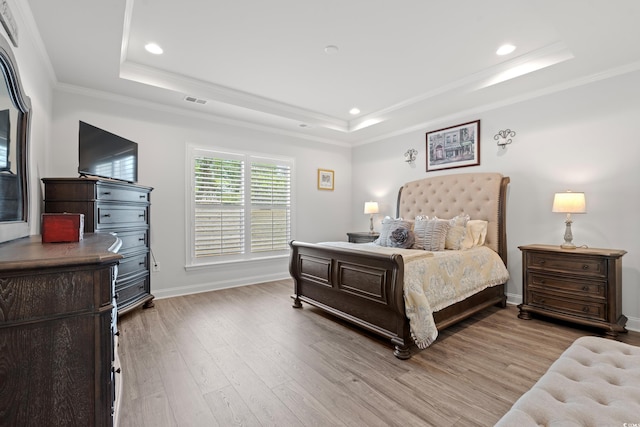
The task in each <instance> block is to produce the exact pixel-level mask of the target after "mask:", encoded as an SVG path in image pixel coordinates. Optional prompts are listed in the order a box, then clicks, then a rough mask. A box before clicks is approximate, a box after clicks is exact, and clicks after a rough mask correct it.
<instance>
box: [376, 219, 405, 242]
mask: <svg viewBox="0 0 640 427" xmlns="http://www.w3.org/2000/svg"><path fill="white" fill-rule="evenodd" d="M412 228H413V222H412V221H405V220H403V219H402V218H398V219H392V218H390V217H386V218H385V219H383V220H382V230H380V236H379V237H378V238H377V239H376V241H375V242H374V243H375V244H377V245H379V246H388V247H399V246H395V245H394V244H393V242H392V241H391V239H390V238H391V233H393V232H394V231H395V230H398V229H400V230H408V231H411V229H412Z"/></svg>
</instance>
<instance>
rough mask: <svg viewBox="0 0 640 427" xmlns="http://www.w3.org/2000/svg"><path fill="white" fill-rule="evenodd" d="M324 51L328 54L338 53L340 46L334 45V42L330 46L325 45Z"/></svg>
mask: <svg viewBox="0 0 640 427" xmlns="http://www.w3.org/2000/svg"><path fill="white" fill-rule="evenodd" d="M324 52H325V53H326V54H327V55H335V54H336V53H338V46H334V45H332V44H330V45H329V46H325V48H324Z"/></svg>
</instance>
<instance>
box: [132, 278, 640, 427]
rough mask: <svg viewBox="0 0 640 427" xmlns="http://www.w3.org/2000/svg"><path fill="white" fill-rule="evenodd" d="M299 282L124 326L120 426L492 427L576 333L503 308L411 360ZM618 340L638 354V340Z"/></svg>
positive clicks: (176, 304) (192, 303)
mask: <svg viewBox="0 0 640 427" xmlns="http://www.w3.org/2000/svg"><path fill="white" fill-rule="evenodd" d="M292 289H293V285H292V281H291V280H282V281H276V282H270V283H263V284H258V285H253V286H247V287H241V288H234V289H225V290H220V291H215V292H209V293H203V294H196V295H188V296H184V297H176V298H170V299H164V300H156V305H155V308H151V309H146V310H142V309H141V310H134V311H132V312H130V313H128V314H127V315H125V316H123V317H122V318H121V319H120V324H119V326H120V330H121V336H120V348H119V355H120V358H121V361H122V369H123V379H124V380H123V381H124V389H123V393H122V399H123V401H122V404H121V413H120V426H122V427H128V426H136V427H138V426H140V427H144V426H154V427H155V426H200V425H206V426H215V425H221V426H286V427H289V426H311V425H313V426H340V425H344V426H358V427H359V426H365V425H366V426H389V425H398V426H413V425H420V426H423V425H424V426H430V425H433V426H465V427H467V426H486V425H493V424H495V422H497V421H498V420H499V419H500V418H501V417H502V415H504V413H505V412H507V410H508V409H509V408H510V407H511V405H512V404H513V403H514V402H515V401H516V400H517V399H518V398H519V397H520V396H521V395H522V394H523V393H524V392H525V391H527V390H528V389H529V388H530V387H531V386H532V385H533V384H534V383H535V382H536V381H537V380H538V379H539V378H540V376H542V374H543V373H544V372H545V371H546V370H547V369H548V367H549V366H550V365H551V363H553V361H554V360H556V359H557V357H558V356H559V355H560V354H561V353H562V352H563V351H564V350H565V349H566V348H567V347H569V345H571V343H572V342H573V341H574V340H575V339H577V338H578V337H581V336H585V335H597V334H598V332H597V331H594V330H591V329H585V328H580V327H577V326H575V325H572V324H565V323H562V322H557V321H553V320H544V319H542V318H537V317H536V318H534V319H532V320H521V319H518V318H517V309H516V307H513V306H509V307H507V308H506V309H501V308H498V307H491V308H489V309H487V310H485V311H484V312H482V313H479V314H477V315H475V316H473V317H472V318H470V319H468V320H466V321H463V322H461V323H460V324H458V325H454V326H452V327H450V328H448V329H446V330H444V331H440V335H439V337H438V339H437V340H436V342H435V343H434V344H432V346H431V347H429V348H428V349H425V350H422V351H420V350H417V349H415V348H413V351H414V355H413V357H412V358H411V359H410V360H406V361H402V360H398V359H396V358H395V357H394V356H393V348H392V345H391V344H390V343H389V342H388V341H387V340H384V339H381V338H379V337H377V336H375V335H372V334H370V333H368V332H366V331H363V330H361V329H359V328H357V327H354V326H352V325H350V324H348V323H346V322H343V321H341V320H338V319H336V318H334V317H332V316H329V315H327V314H325V313H323V312H321V311H320V310H318V309H315V308H313V307H310V306H308V305H306V304H305V305H304V308H302V309H293V308H292V307H291V302H292V301H291V298H290V294H291V293H292ZM619 339H620V340H621V341H624V342H628V343H630V344H634V345H640V333H637V332H629V333H628V334H621V335H620V337H619Z"/></svg>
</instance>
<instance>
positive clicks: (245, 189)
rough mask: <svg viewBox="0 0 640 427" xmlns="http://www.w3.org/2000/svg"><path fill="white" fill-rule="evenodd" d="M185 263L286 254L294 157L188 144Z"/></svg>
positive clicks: (290, 219) (196, 263)
mask: <svg viewBox="0 0 640 427" xmlns="http://www.w3.org/2000/svg"><path fill="white" fill-rule="evenodd" d="M190 159H191V167H190V175H191V176H190V182H191V191H190V200H189V203H188V205H189V206H190V211H191V212H190V215H191V221H190V227H189V230H188V233H189V235H190V243H189V248H188V250H189V251H190V255H189V256H188V260H187V261H188V262H187V263H188V264H190V265H199V264H207V263H215V262H222V261H237V260H249V259H256V258H264V257H269V256H275V255H285V254H287V253H288V249H289V246H288V242H289V240H290V237H291V222H292V218H291V217H292V214H291V171H292V165H293V162H292V161H291V160H286V159H275V158H269V157H266V156H258V155H252V154H242V153H228V152H221V151H211V150H204V149H197V148H191V149H190Z"/></svg>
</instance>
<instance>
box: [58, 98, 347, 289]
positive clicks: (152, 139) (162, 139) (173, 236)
mask: <svg viewBox="0 0 640 427" xmlns="http://www.w3.org/2000/svg"><path fill="white" fill-rule="evenodd" d="M77 92H78V91H77V90H74V91H71V90H64V91H63V90H57V91H56V92H55V100H54V107H53V111H54V115H53V126H52V139H51V145H50V158H49V164H50V165H51V169H50V170H49V176H52V177H60V176H67V177H75V176H78V174H77V170H78V121H79V120H82V121H85V122H88V123H91V124H93V125H95V126H98V127H100V128H102V129H105V130H108V131H110V132H112V133H115V134H117V135H120V136H122V137H124V138H127V139H130V140H133V141H136V142H137V143H138V144H139V146H138V152H139V158H140V160H139V171H138V183H139V184H141V185H146V186H150V187H153V188H154V190H153V192H152V193H151V203H152V206H151V249H152V251H153V255H154V257H155V260H156V261H157V262H158V263H159V264H160V271H159V272H153V273H152V277H151V291H152V293H153V294H154V295H155V296H156V297H167V296H173V295H179V294H184V293H192V292H199V291H205V290H212V289H219V288H223V287H229V286H236V285H243V284H249V283H257V282H263V281H267V280H274V279H280V278H285V277H288V276H289V272H288V271H289V270H288V259H287V258H282V259H278V260H275V261H274V260H268V261H263V262H248V263H244V264H225V265H217V266H212V267H208V268H201V269H197V270H190V271H186V270H185V258H186V257H185V251H186V225H185V222H186V211H185V197H186V196H185V192H186V188H187V187H186V182H185V181H186V170H185V169H186V168H185V165H186V159H185V155H186V147H187V145H188V144H195V145H199V146H208V147H218V148H227V149H238V150H243V151H251V152H257V153H267V154H272V155H278V156H286V157H290V158H294V162H295V172H294V179H295V182H294V185H295V187H294V197H295V202H296V203H295V212H294V215H295V218H296V223H295V224H294V230H293V235H292V237H293V238H294V239H297V240H304V241H320V240H345V239H346V236H345V233H346V232H347V231H349V225H350V223H351V213H350V212H349V207H350V200H351V149H350V148H347V147H344V146H339V145H328V144H320V143H317V142H310V141H306V140H302V139H296V138H292V137H290V136H285V135H278V134H275V133H269V132H265V131H263V130H252V129H248V128H240V127H233V126H229V125H225V124H221V123H218V122H215V121H212V120H211V119H208V118H205V117H201V118H200V117H197V115H196V114H193V113H185V112H184V111H178V110H168V109H160V108H155V107H154V106H152V105H150V104H145V103H141V102H137V101H132V100H127V99H124V98H113V97H109V96H103V95H101V94H96V93H93V92H92V93H91V94H84V93H77ZM318 168H323V169H332V170H334V171H335V190H334V191H321V190H317V180H316V176H317V169H318ZM340 206H344V209H340V208H339V207H340ZM337 207H338V208H337Z"/></svg>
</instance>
